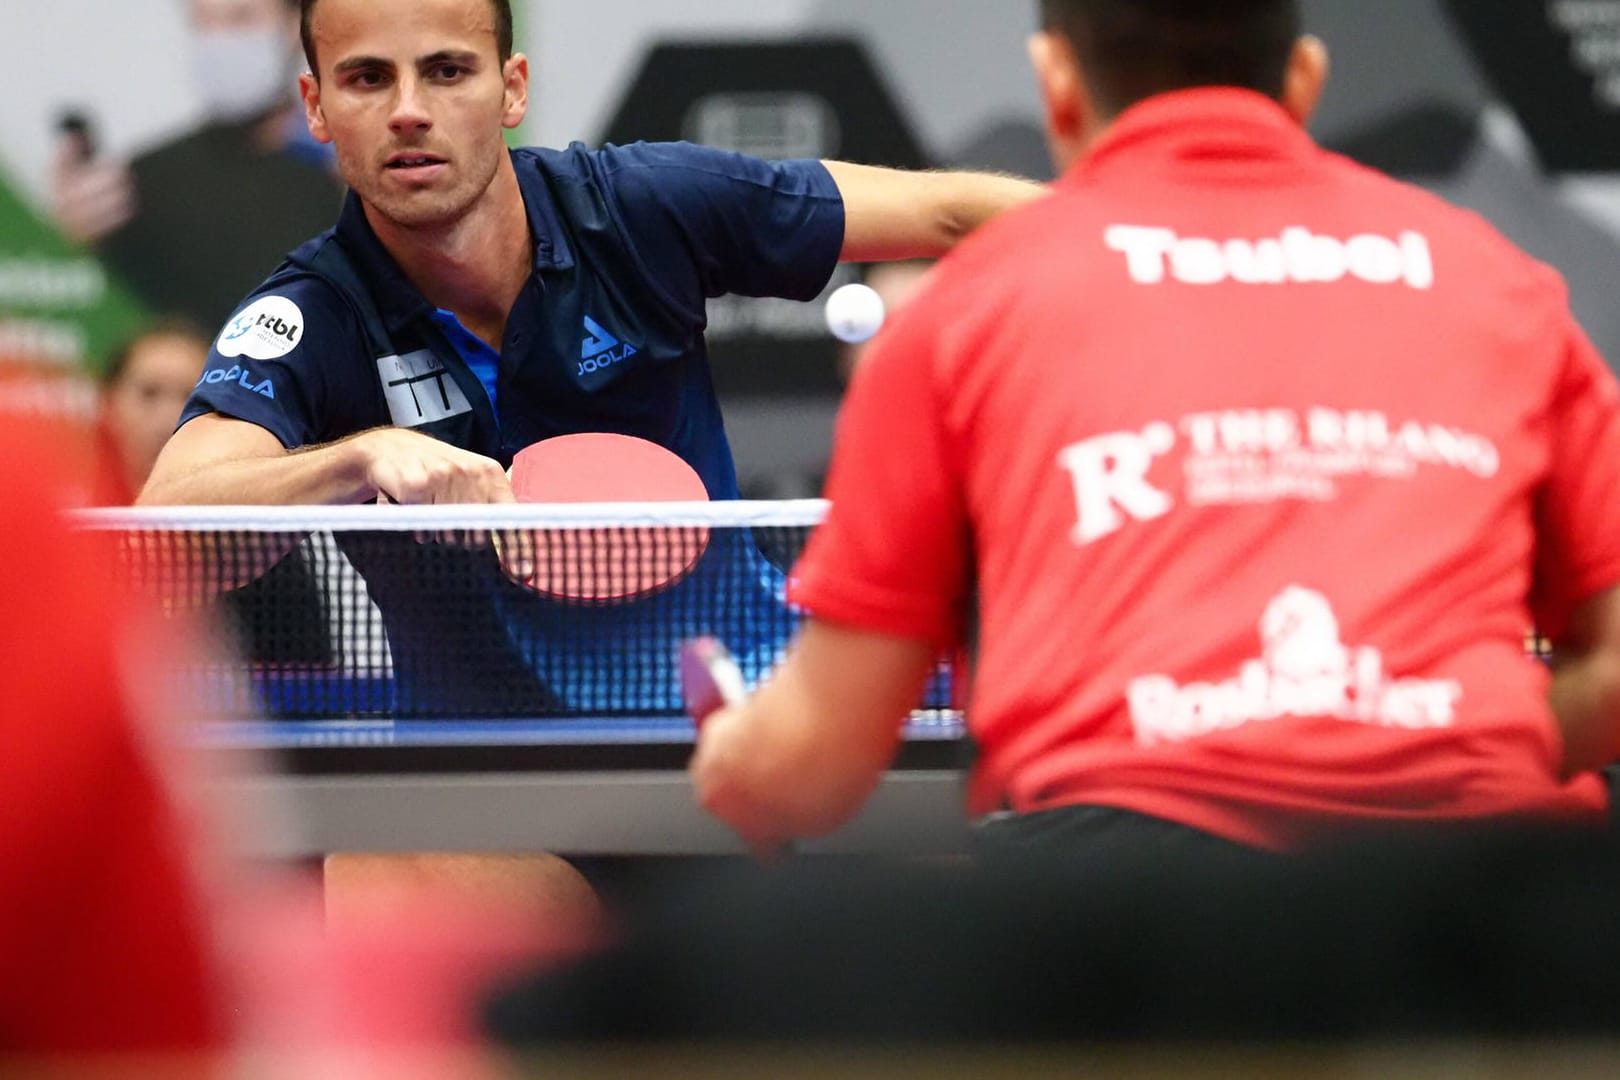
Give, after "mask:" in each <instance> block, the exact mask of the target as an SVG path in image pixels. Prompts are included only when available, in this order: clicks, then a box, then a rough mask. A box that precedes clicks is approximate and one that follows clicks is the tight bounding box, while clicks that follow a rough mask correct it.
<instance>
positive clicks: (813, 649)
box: [692, 619, 934, 845]
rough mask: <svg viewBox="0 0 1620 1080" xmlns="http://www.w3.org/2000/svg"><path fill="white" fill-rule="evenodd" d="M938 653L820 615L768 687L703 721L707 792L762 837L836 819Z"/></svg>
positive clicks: (860, 788)
mask: <svg viewBox="0 0 1620 1080" xmlns="http://www.w3.org/2000/svg"><path fill="white" fill-rule="evenodd" d="M933 657H934V651H933V649H931V648H930V647H929V646H928V645H927V644H925V643H922V642H913V641H908V640H904V639H898V638H890V637H887V636H884V635H878V634H871V633H865V632H862V631H856V630H849V629H844V628H840V627H837V626H831V625H828V624H826V623H822V622H818V621H816V620H813V619H812V620H811V621H810V622H809V623H808V624H807V625H806V627H805V629H804V631H803V633H802V634H801V635H800V637H799V638H798V640H797V641H796V642H795V644H794V646H793V648H792V649H791V650H790V652H789V655H788V657H787V659H786V660H785V661H784V663H783V664H782V666H781V667H779V668H778V669H777V671H776V673H775V674H774V675H773V676H772V678H771V679H770V680H769V681H768V682H767V683H766V684H765V685H764V686H762V687H761V688H760V690H759V692H758V693H757V694H756V695H754V697H752V698H750V699H749V700H748V701H747V702H745V703H744V704H742V705H740V706H737V707H734V708H731V709H726V710H723V711H722V712H720V713H718V714H716V715H715V716H714V717H713V718H711V719H710V720H709V722H708V724H707V725H706V726H705V728H704V731H703V736H702V739H701V741H700V744H699V748H698V753H697V756H696V758H695V759H694V761H693V766H692V772H693V780H694V781H695V783H696V785H697V790H698V797H699V800H700V801H701V802H702V803H703V805H704V806H705V807H706V808H707V809H708V810H709V811H710V812H711V813H713V814H715V815H716V816H717V817H719V818H721V819H722V820H724V821H725V822H726V823H727V824H729V825H731V827H732V828H734V829H736V830H737V832H739V833H740V834H742V836H743V837H744V838H746V839H748V840H750V841H751V842H755V843H765V844H767V845H768V844H769V843H771V842H778V841H781V840H787V839H792V838H796V837H801V836H819V835H822V834H825V833H828V832H831V831H832V830H834V829H836V828H838V827H839V826H840V825H842V824H843V823H844V822H845V821H846V820H848V819H849V818H850V817H851V816H852V815H853V814H854V813H855V812H856V811H857V810H858V809H859V808H860V806H861V804H862V803H863V802H864V801H865V800H866V798H867V796H868V795H870V794H871V792H872V789H873V788H874V787H875V786H876V785H877V783H878V781H879V780H880V779H881V778H882V776H883V770H884V767H885V766H886V765H887V764H888V762H889V760H890V759H891V758H892V757H893V756H894V751H895V747H896V746H897V745H898V743H899V740H900V729H901V724H902V722H903V721H904V718H905V717H906V715H907V714H908V712H909V710H910V709H911V708H912V706H914V705H915V704H916V702H917V701H918V700H919V698H920V697H921V695H922V688H923V683H924V681H925V680H926V679H927V675H928V672H929V670H930V669H931V667H932V662H933Z"/></svg>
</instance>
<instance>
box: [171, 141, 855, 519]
mask: <svg viewBox="0 0 1620 1080" xmlns="http://www.w3.org/2000/svg"><path fill="white" fill-rule="evenodd" d="M512 161H513V165H514V166H515V168H516V171H517V177H518V184H519V187H520V189H521V190H522V193H523V200H524V205H525V208H526V210H527V213H528V219H529V225H530V228H531V230H532V232H533V235H534V238H535V252H534V273H533V274H532V275H531V276H530V278H529V280H528V282H527V283H526V284H525V286H524V288H523V291H522V293H521V294H520V295H519V296H518V299H517V301H516V303H515V304H514V306H513V308H512V311H511V313H510V316H509V317H508V320H507V325H506V339H505V340H504V341H502V342H500V343H498V344H499V346H500V347H499V349H498V350H496V349H494V348H491V347H490V346H492V345H494V344H496V343H493V342H491V343H484V342H481V341H479V340H478V339H477V338H476V337H474V336H473V335H472V334H471V333H469V332H468V331H467V330H466V329H465V328H463V327H462V326H461V324H460V323H459V322H457V321H456V319H455V317H454V316H453V315H451V314H450V313H448V312H443V311H437V310H435V309H434V307H433V306H432V305H431V304H429V303H428V302H427V301H426V300H425V299H423V298H422V296H421V294H420V293H418V292H417V291H416V289H415V288H414V287H413V286H412V285H411V284H410V282H409V281H408V280H406V278H405V276H404V275H403V273H401V271H400V270H399V268H398V266H397V265H396V264H395V263H394V261H393V259H392V258H391V257H390V256H389V254H388V252H387V250H386V249H384V248H383V246H382V244H381V243H380V242H379V241H378V240H377V238H376V236H375V234H374V233H373V232H372V230H371V227H370V225H369V224H368V223H367V221H366V218H365V213H364V211H363V210H362V208H361V205H360V202H359V200H358V199H357V198H356V197H355V196H353V195H352V194H351V195H350V196H349V198H348V200H347V202H346V204H345V205H344V208H343V211H342V215H341V217H340V219H339V221H338V224H337V226H336V228H334V229H333V230H331V231H329V232H327V233H325V234H323V235H322V236H320V237H318V238H316V239H315V240H312V241H311V242H310V243H308V244H305V245H304V246H303V247H301V248H299V249H298V250H297V251H294V252H293V253H292V254H291V255H290V256H289V257H288V259H287V261H286V262H285V263H283V264H282V266H281V267H280V268H278V269H277V270H276V272H275V273H274V274H272V275H271V277H270V278H269V279H268V280H267V281H265V283H264V284H263V285H261V286H260V287H259V288H258V289H256V290H254V291H253V293H252V294H250V295H249V296H248V298H247V300H246V301H244V303H243V304H242V306H241V307H240V308H239V309H238V311H237V313H236V314H235V315H234V316H233V317H232V318H231V320H230V321H229V322H228V323H227V324H226V326H225V328H224V330H223V331H222V332H221V333H220V336H219V338H218V340H217V341H216V342H215V343H214V348H213V351H212V353H211V354H210V356H209V359H208V365H207V369H206V371H205V372H204V374H203V377H202V379H201V380H200V381H199V382H198V384H197V388H196V391H195V392H194V393H193V395H192V398H191V400H190V401H189V402H188V403H187V405H186V409H185V411H184V413H183V414H182V416H181V423H182V424H184V423H186V422H187V421H189V420H191V419H193V418H194V417H197V416H200V415H202V414H204V413H209V412H214V413H220V414H223V415H226V416H230V417H234V418H237V419H240V420H246V421H249V422H251V423H254V424H258V425H259V426H261V427H263V428H265V429H266V430H267V431H269V432H271V433H272V434H273V435H275V436H276V438H277V439H279V440H280V441H281V443H282V444H283V445H284V446H286V447H288V448H294V447H300V446H308V445H315V444H320V443H325V442H331V441H333V440H336V439H340V438H342V437H344V436H347V435H351V434H354V433H356V432H359V431H364V430H367V429H369V428H373V427H379V426H383V425H389V424H392V425H397V426H401V427H411V428H417V429H420V430H423V431H425V432H427V433H429V434H432V435H435V436H437V437H439V438H441V439H444V440H445V441H447V442H450V443H453V444H455V445H457V446H460V447H463V448H464V449H468V450H472V451H474V452H477V453H481V454H485V455H487V456H489V457H492V458H495V459H496V460H498V461H500V462H501V463H502V464H503V465H506V464H510V462H511V458H512V455H513V454H514V453H516V452H517V451H518V450H521V449H522V448H523V447H525V446H527V445H529V444H530V443H534V442H537V441H539V440H541V439H546V438H550V437H552V436H555V435H566V434H573V433H577V432H584V431H611V432H618V433H622V434H627V435H636V436H639V437H641V438H644V439H649V440H651V441H653V442H656V443H659V444H660V445H663V446H665V447H668V448H669V449H671V450H673V451H675V452H676V453H677V454H679V455H680V456H681V457H682V458H684V459H685V460H686V461H687V462H689V463H690V464H691V465H692V466H693V467H694V468H695V469H696V470H697V472H698V474H699V475H700V476H702V478H703V481H704V483H705V485H707V487H708V489H709V494H710V497H712V498H717V499H726V498H735V497H736V495H737V481H736V471H735V467H734V466H733V464H732V460H731V452H730V449H729V447H728V445H727V443H726V438H725V433H724V429H723V427H722V425H721V418H720V409H719V404H718V402H717V401H716V398H715V394H714V387H713V383H712V380H711V377H710V372H709V365H708V356H707V352H706V349H705V346H704V341H703V330H704V327H705V325H706V314H705V301H706V300H707V299H708V298H709V297H712V296H719V295H721V294H723V293H738V294H741V295H745V296H779V297H785V298H789V299H797V300H810V299H812V298H814V297H815V296H817V295H818V294H819V293H820V292H821V290H822V289H823V288H824V287H825V285H826V283H827V281H828V279H829V278H830V277H831V275H832V272H833V269H834V267H835V266H836V264H837V260H838V255H839V252H840V250H841V248H842V246H843V237H844V209H843V202H842V200H841V198H840V197H839V193H838V189H837V186H836V185H835V184H834V182H833V180H832V177H831V176H830V175H829V174H828V173H827V170H826V168H825V167H824V166H822V165H821V164H820V163H819V162H815V161H791V162H765V161H761V160H758V159H755V158H749V157H745V156H742V155H737V154H731V153H727V152H724V151H719V150H713V149H708V148H704V147H698V146H693V145H689V144H685V143H641V144H636V145H633V146H625V147H615V146H608V147H604V148H603V149H601V150H595V151H592V150H587V149H586V148H584V147H583V146H581V145H579V144H575V145H574V146H571V147H570V148H568V149H567V150H561V151H557V150H545V149H528V150H517V151H513V153H512ZM334 247H335V248H336V249H337V250H336V251H334V250H332V249H333V248H334ZM334 266H335V267H336V269H334ZM368 319H369V322H370V326H369V331H368ZM762 362H764V361H763V360H762Z"/></svg>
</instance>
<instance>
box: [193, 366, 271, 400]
mask: <svg viewBox="0 0 1620 1080" xmlns="http://www.w3.org/2000/svg"><path fill="white" fill-rule="evenodd" d="M220 383H232V384H234V385H236V386H240V387H241V388H242V389H244V390H247V391H249V392H250V393H254V394H258V395H259V396H260V397H267V398H270V399H271V400H274V399H275V396H276V387H275V384H274V383H272V382H271V381H270V380H269V379H261V378H258V377H257V376H255V375H254V374H253V372H252V371H250V370H248V369H247V368H246V367H245V366H243V365H241V364H236V365H234V366H232V367H228V368H209V369H208V370H207V371H205V372H203V374H202V378H200V379H198V380H197V386H196V387H193V388H192V389H197V387H202V386H217V385H218V384H220Z"/></svg>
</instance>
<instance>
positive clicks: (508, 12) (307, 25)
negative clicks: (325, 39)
mask: <svg viewBox="0 0 1620 1080" xmlns="http://www.w3.org/2000/svg"><path fill="white" fill-rule="evenodd" d="M295 2H296V3H297V4H298V35H299V37H301V38H303V40H304V59H305V60H306V61H308V63H309V71H310V74H312V75H314V76H316V77H317V78H318V77H319V76H320V74H321V69H320V66H319V65H318V64H316V62H315V33H314V31H313V29H311V26H312V24H313V23H314V21H315V5H316V4H317V3H319V2H320V0H295ZM489 3H490V6H491V7H493V8H494V9H495V48H496V49H497V50H498V51H499V52H500V56H501V63H503V64H504V63H506V62H507V61H508V60H510V59H511V58H512V0H489Z"/></svg>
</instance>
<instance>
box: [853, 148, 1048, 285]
mask: <svg viewBox="0 0 1620 1080" xmlns="http://www.w3.org/2000/svg"><path fill="white" fill-rule="evenodd" d="M825 164H826V166H827V171H828V172H829V173H830V174H831V175H832V178H833V181H834V182H835V183H836V184H837V185H838V191H839V194H840V195H841V196H842V198H843V200H844V247H843V252H842V254H841V256H840V257H841V258H842V259H843V260H844V261H846V262H883V261H887V260H891V259H912V258H934V257H937V256H940V255H943V254H945V253H946V252H947V251H949V250H950V249H951V248H952V247H954V246H956V243H957V242H958V241H959V240H961V239H962V238H963V237H964V236H966V235H967V234H968V233H970V232H972V231H973V230H974V229H976V228H978V227H979V226H980V225H983V224H984V223H985V222H987V221H989V220H990V219H991V218H993V217H995V216H996V215H997V214H1000V213H1002V212H1004V211H1007V210H1011V209H1013V208H1014V207H1017V206H1022V205H1023V204H1024V203H1027V202H1030V201H1032V200H1034V199H1038V198H1041V197H1042V196H1044V195H1046V194H1047V193H1048V188H1047V187H1046V186H1045V185H1043V184H1037V183H1034V182H1033V181H1030V180H1024V179H1021V178H1019V177H1015V176H1002V175H998V174H996V173H975V172H906V171H903V170H898V169H879V168H873V167H871V166H867V165H851V164H849V163H847V162H837V161H829V162H826V163H825Z"/></svg>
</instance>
